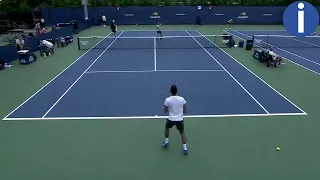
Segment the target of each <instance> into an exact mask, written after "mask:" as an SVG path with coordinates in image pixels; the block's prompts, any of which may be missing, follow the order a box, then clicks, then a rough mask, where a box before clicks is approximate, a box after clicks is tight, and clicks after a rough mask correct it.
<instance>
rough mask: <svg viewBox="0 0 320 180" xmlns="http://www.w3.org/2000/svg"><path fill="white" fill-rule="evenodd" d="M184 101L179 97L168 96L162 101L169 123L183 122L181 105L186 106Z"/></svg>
mask: <svg viewBox="0 0 320 180" xmlns="http://www.w3.org/2000/svg"><path fill="white" fill-rule="evenodd" d="M186 103H187V102H186V100H185V99H184V98H183V97H181V96H170V97H168V98H167V99H166V100H165V101H164V105H165V106H168V110H169V117H168V120H170V121H182V120H183V105H184V104H186Z"/></svg>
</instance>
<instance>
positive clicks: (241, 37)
mask: <svg viewBox="0 0 320 180" xmlns="http://www.w3.org/2000/svg"><path fill="white" fill-rule="evenodd" d="M224 32H226V33H228V34H231V35H233V36H235V37H237V38H239V39H242V40H244V41H245V40H246V39H244V38H242V37H239V36H237V35H235V34H233V33H231V32H230V31H225V30H224ZM256 46H258V47H260V48H263V47H261V46H259V45H257V44H256ZM263 49H265V48H263ZM286 60H287V61H290V62H291V63H293V64H295V65H297V66H300V67H302V68H304V69H306V70H308V71H311V72H313V73H315V74H318V75H320V73H319V72H316V71H314V70H312V69H309V68H307V67H305V66H303V65H301V64H299V63H297V62H294V61H292V60H290V59H288V58H286Z"/></svg>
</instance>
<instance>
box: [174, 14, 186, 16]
mask: <svg viewBox="0 0 320 180" xmlns="http://www.w3.org/2000/svg"><path fill="white" fill-rule="evenodd" d="M185 15H186V14H176V16H185Z"/></svg>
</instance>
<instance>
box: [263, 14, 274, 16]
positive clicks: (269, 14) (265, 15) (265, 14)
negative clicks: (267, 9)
mask: <svg viewBox="0 0 320 180" xmlns="http://www.w3.org/2000/svg"><path fill="white" fill-rule="evenodd" d="M263 16H272V14H263Z"/></svg>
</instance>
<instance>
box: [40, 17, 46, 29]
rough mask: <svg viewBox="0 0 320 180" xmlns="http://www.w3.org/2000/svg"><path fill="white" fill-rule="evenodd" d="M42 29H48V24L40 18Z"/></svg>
mask: <svg viewBox="0 0 320 180" xmlns="http://www.w3.org/2000/svg"><path fill="white" fill-rule="evenodd" d="M40 27H41V28H42V29H45V28H46V23H45V20H44V19H43V18H40Z"/></svg>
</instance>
